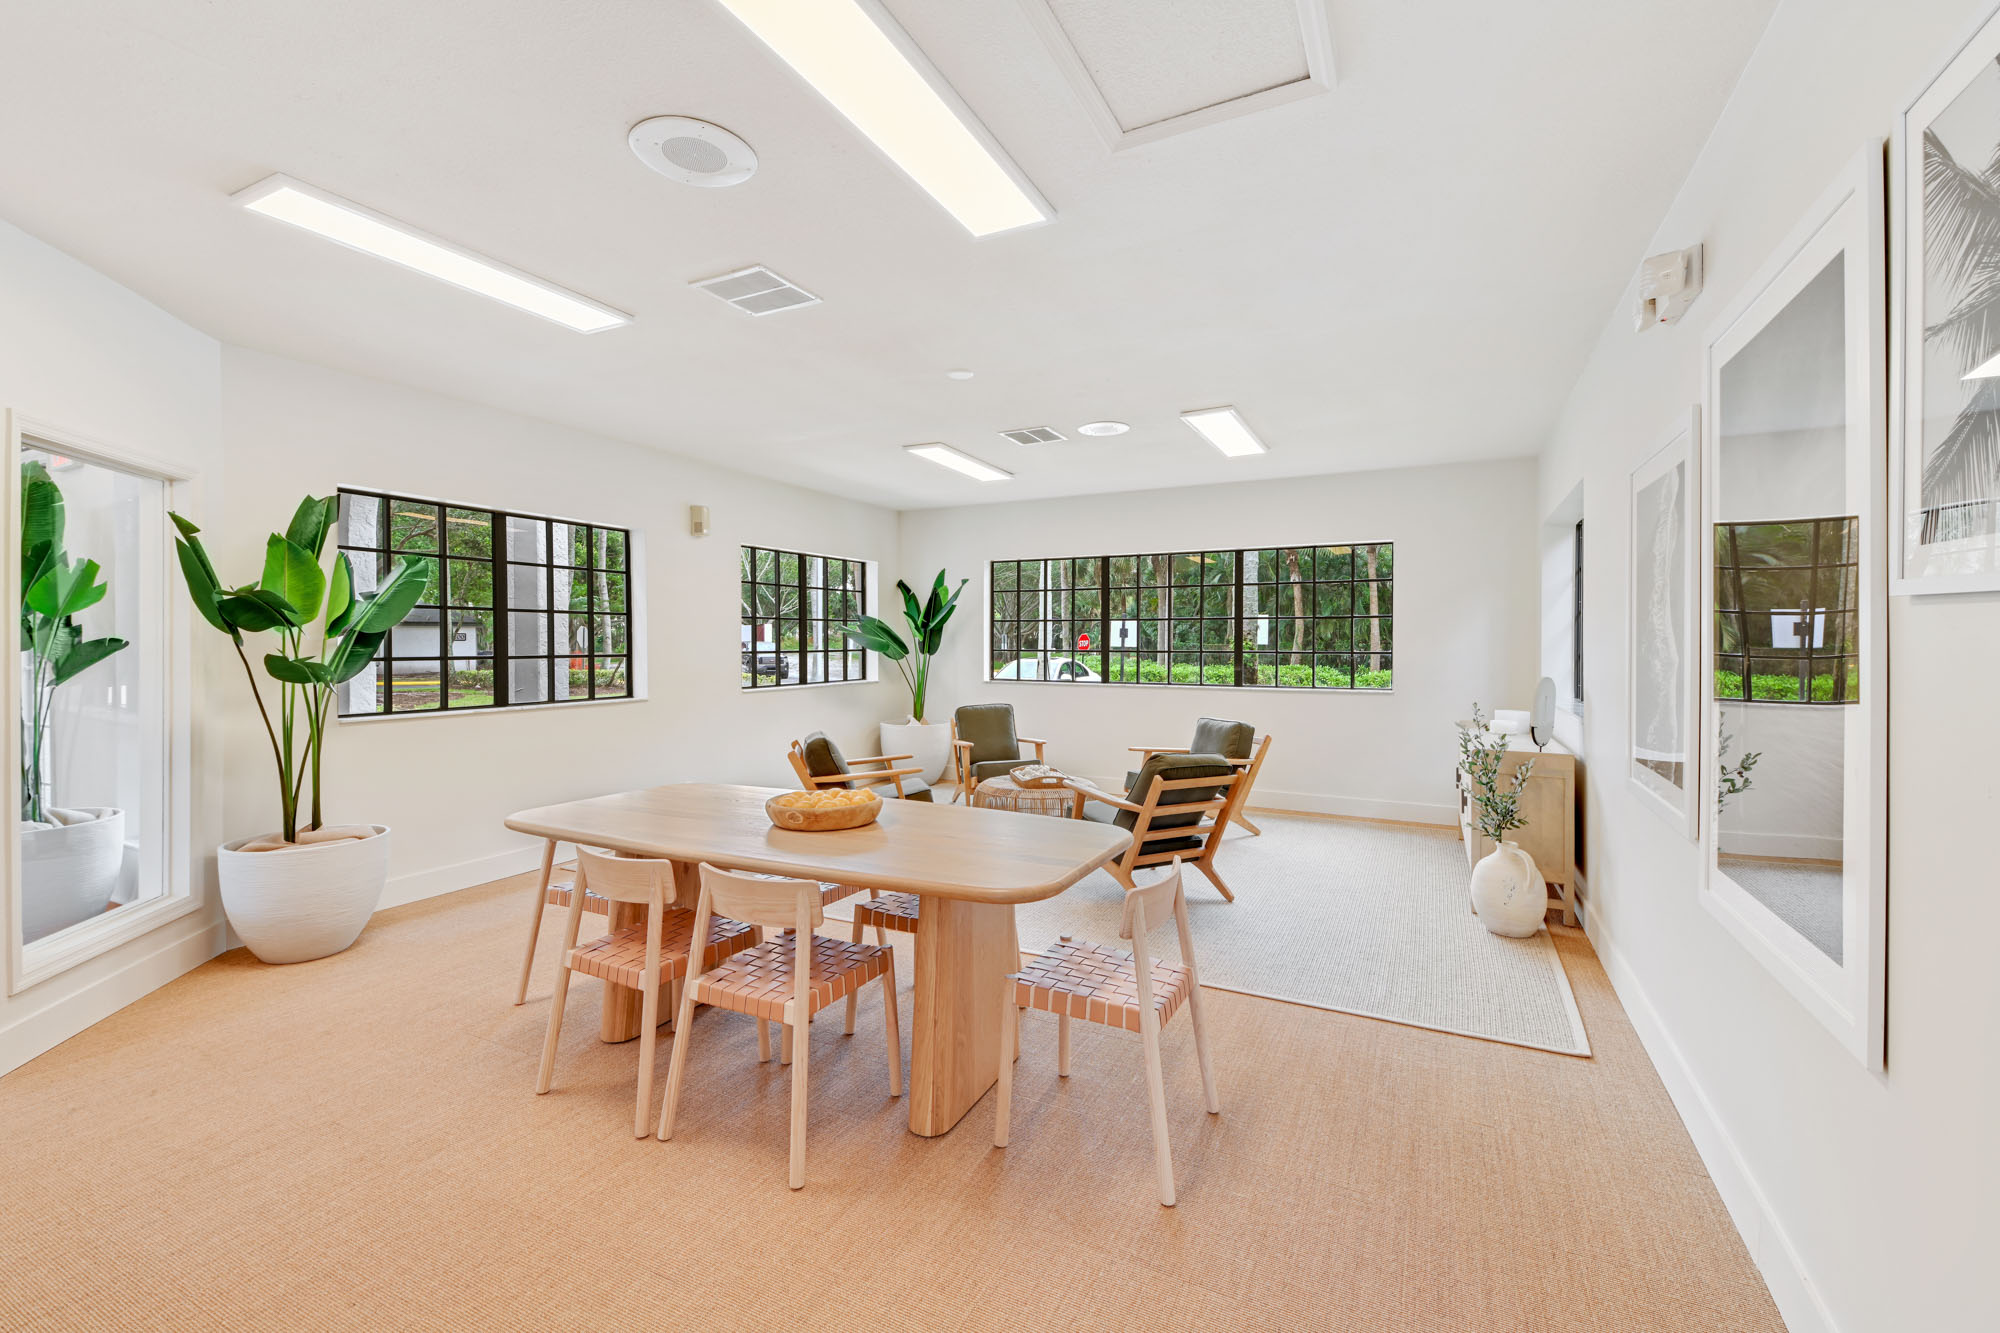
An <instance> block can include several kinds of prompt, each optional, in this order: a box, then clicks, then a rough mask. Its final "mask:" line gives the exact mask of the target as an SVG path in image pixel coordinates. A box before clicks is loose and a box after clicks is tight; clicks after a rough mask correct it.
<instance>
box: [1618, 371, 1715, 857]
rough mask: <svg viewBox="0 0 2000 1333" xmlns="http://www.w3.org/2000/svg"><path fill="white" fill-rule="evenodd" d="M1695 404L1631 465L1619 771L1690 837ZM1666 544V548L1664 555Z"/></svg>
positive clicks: (1695, 676)
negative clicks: (1622, 750)
mask: <svg viewBox="0 0 2000 1333" xmlns="http://www.w3.org/2000/svg"><path fill="white" fill-rule="evenodd" d="M1700 441H1701V408H1700V407H1690V408H1689V409H1688V411H1687V414H1686V415H1685V416H1684V417H1682V418H1681V419H1680V420H1679V421H1677V422H1676V423H1675V424H1674V427H1673V429H1672V430H1670V431H1669V432H1668V433H1667V435H1666V436H1665V438H1664V439H1661V440H1659V441H1657V442H1656V443H1655V444H1654V446H1653V448H1652V449H1651V451H1650V452H1648V453H1647V454H1646V455H1645V456H1644V457H1642V458H1641V459H1640V460H1639V462H1638V464H1637V465H1636V466H1635V467H1633V469H1632V476H1631V484H1630V487H1629V493H1628V497H1627V504H1628V514H1629V517H1630V524H1629V533H1630V536H1629V547H1630V549H1629V565H1628V573H1627V582H1628V589H1627V591H1628V594H1629V606H1628V610H1627V613H1626V617H1625V646H1626V653H1625V662H1626V673H1625V701H1626V709H1625V720H1626V727H1625V741H1626V746H1625V771H1626V777H1627V780H1628V781H1629V782H1630V783H1631V785H1632V789H1633V791H1634V792H1636V793H1637V794H1638V797H1639V801H1640V804H1642V805H1644V806H1646V807H1647V808H1648V809H1650V810H1652V811H1653V812H1654V813H1655V814H1657V815H1659V816H1660V817H1661V818H1662V819H1665V820H1666V821H1667V822H1668V823H1669V824H1671V825H1672V826H1673V827H1675V828H1677V829H1679V830H1680V831H1681V833H1682V835H1683V836H1684V837H1686V838H1687V839H1688V840H1689V841H1693V840H1694V839H1696V838H1697V837H1698V836H1699V834H1700V827H1701V820H1700V814H1699V811H1700V809H1701V754H1702V752H1703V750H1704V748H1705V747H1703V745H1702V744H1701V727H1700V725H1699V719H1700V716H1701V674H1700V664H1701V661H1702V658H1701V656H1700V652H1699V648H1698V645H1699V644H1700V642H1701V627H1700V625H1699V623H1698V615H1699V607H1700V600H1699V599H1700V588H1701V554H1702V551H1703V549H1704V546H1703V543H1702V540H1701V532H1702V527H1701V514H1702V503H1701V494H1702V493H1701V481H1700V477H1701V449H1700ZM1663 547H1664V549H1663Z"/></svg>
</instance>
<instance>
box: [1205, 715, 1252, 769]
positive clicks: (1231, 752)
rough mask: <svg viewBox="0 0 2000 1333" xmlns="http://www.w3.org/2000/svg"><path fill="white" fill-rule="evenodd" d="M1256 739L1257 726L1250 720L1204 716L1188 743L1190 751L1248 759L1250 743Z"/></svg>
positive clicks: (1225, 757) (1226, 757)
mask: <svg viewBox="0 0 2000 1333" xmlns="http://www.w3.org/2000/svg"><path fill="white" fill-rule="evenodd" d="M1255 739H1256V728H1254V727H1252V726H1251V725H1250V724H1249V723H1248V722H1231V721H1229V720H1228V719H1226V718H1220V717H1204V718H1201V719H1199V720H1198V721H1196V722H1195V724H1194V740H1193V741H1191V742H1189V744H1188V753H1189V754H1219V755H1221V756H1222V757H1223V758H1224V759H1248V758H1249V757H1250V744H1251V742H1252V741H1254V740H1255Z"/></svg>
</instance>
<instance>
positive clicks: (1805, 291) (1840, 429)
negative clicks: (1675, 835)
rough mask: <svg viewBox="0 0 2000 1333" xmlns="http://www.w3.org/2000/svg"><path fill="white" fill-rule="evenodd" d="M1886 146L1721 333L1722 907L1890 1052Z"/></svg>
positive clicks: (1718, 658) (1709, 800)
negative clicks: (1886, 1018) (1886, 1023)
mask: <svg viewBox="0 0 2000 1333" xmlns="http://www.w3.org/2000/svg"><path fill="white" fill-rule="evenodd" d="M1883 274H1884V240H1883V231H1882V152H1881V147H1880V145H1876V146H1874V147H1872V148H1871V149H1868V150H1866V151H1864V152H1863V153H1862V154H1861V155H1860V156H1859V157H1858V158H1857V159H1856V160H1855V162H1854V163H1853V164H1851V165H1850V167H1849V169H1848V170H1847V171H1846V172H1845V173H1843V175H1842V177H1841V179H1840V181H1839V182H1838V183H1837V184H1836V186H1835V187H1834V188H1833V189H1832V190H1831V191H1830V192H1829V193H1828V195H1827V196H1826V197H1824V198H1823V199H1822V200H1821V201H1820V203H1819V205H1818V206H1817V207H1816V208H1815V209H1814V210H1813V211H1812V213H1810V214H1809V215H1808V217H1807V219H1806V221H1805V222H1804V223H1803V224H1802V226H1801V227H1800V229H1799V231H1798V232H1796V233H1795V234H1794V235H1793V236H1792V237H1791V238H1790V239H1789V240H1788V241H1787V242H1786V244H1785V245H1784V246H1782V247H1780V249H1779V251H1778V254H1777V255H1776V256H1775V257H1774V258H1773V259H1772V260H1771V262H1770V264H1769V265H1768V266H1767V267H1766V268H1765V269H1764V271H1763V272H1762V273H1760V274H1759V275H1758V276H1757V278H1755V279H1754V280H1753V281H1752V282H1751V283H1750V285H1749V287H1748V288H1747V289H1746V292H1745V294H1744V295H1743V297H1742V298H1741V299H1740V300H1739V302H1738V303H1737V305H1736V306H1735V307H1734V309H1733V311H1732V313H1730V314H1729V315H1728V316H1726V317H1725V318H1724V319H1723V320H1721V321H1720V322H1719V324H1718V325H1717V326H1716V327H1715V328H1714V330H1713V331H1712V332H1711V334H1710V336H1709V339H1708V344H1707V351H1706V357H1705V370H1706V378H1707V409H1706V411H1705V412H1704V413H1703V417H1704V457H1703V459H1702V464H1701V474H1702V477H1703V479H1704V480H1705V483H1706V492H1707V494H1706V512H1707V521H1708V526H1709V540H1708V558H1707V560H1706V561H1705V562H1704V571H1703V590H1704V594H1705V597H1706V600H1707V604H1708V606H1709V608H1710V612H1711V613H1710V614H1709V615H1708V616H1707V617H1706V618H1705V619H1706V621H1707V625H1706V629H1705V631H1704V640H1705V648H1706V652H1705V657H1706V659H1707V662H1708V669H1707V670H1706V671H1704V673H1703V685H1702V697H1703V702H1704V715H1705V717H1706V720H1707V727H1708V731H1707V737H1708V739H1709V741H1710V742H1711V743H1712V746H1713V748H1712V749H1711V750H1710V751H1709V754H1710V756H1711V757H1709V758H1707V759H1706V760H1705V762H1704V763H1703V765H1702V768H1703V788H1704V793H1703V803H1704V804H1703V811H1702V813H1703V815H1704V816H1705V817H1704V818H1702V819H1701V821H1700V822H1701V825H1702V830H1703V832H1702V848H1703V852H1704V861H1705V866H1704V870H1705V874H1704V883H1703V886H1702V890H1701V895H1702V898H1703V900H1704V902H1705V903H1706V905H1707V906H1708V907H1709V908H1710V909H1711V910H1712V911H1713V912H1715V914H1716V915H1717V916H1718V917H1720V918H1721V920H1722V921H1723V922H1724V923H1725V924H1726V925H1727V926H1728V927H1729V929H1730V930H1731V931H1732V932H1733V933H1734V934H1735V936H1736V938H1737V939H1739V940H1740V941H1741V942H1742V943H1743V944H1744V946H1745V947H1746V948H1748V949H1749V950H1750V952H1751V953H1752V954H1754V955H1755V956H1756V957H1758V958H1759V959H1760V960H1761V961H1762V962H1764V963H1765V965H1766V966H1768V967H1769V968H1770V969H1771V970H1772V972H1773V973H1774V974H1775V975H1776V976H1777V977H1778V978H1779V980H1780V981H1782V982H1783V983H1784V984H1785V986H1786V987H1787V988H1788V989H1789V990H1790V991H1791V992H1792V993H1793V994H1794V995H1796V996H1797V997H1798V998H1799V999H1800V1000H1801V1002H1802V1003H1804V1004H1805V1005H1806V1007H1807V1008H1808V1009H1810V1010H1811V1011H1812V1012H1813V1013H1814V1014H1815V1015H1816V1016H1817V1017H1818V1018H1819V1019H1820V1021H1821V1022H1823V1023H1824V1024H1826V1026H1827V1027H1828V1028H1829V1029H1830V1030H1832V1031H1833V1032H1834V1033H1835V1034H1836V1035H1837V1036H1838V1038H1839V1039H1840V1041H1841V1042H1842V1044H1843V1045H1845V1046H1846V1047H1847V1048H1848V1049H1849V1050H1851V1051H1852V1052H1853V1053H1854V1054H1855V1055H1856V1056H1857V1057H1859V1058H1861V1059H1862V1060H1863V1061H1864V1062H1866V1063H1867V1064H1868V1066H1869V1067H1870V1068H1880V1067H1881V1065H1882V1062H1883V1003H1884V958H1885V950H1884V942H1885V919H1886V900H1887V888H1886V876H1887V870H1886V859H1885V815H1886V809H1887V802H1886V795H1885V792H1886V783H1887V778H1886V772H1885V760H1886V755H1887V746H1886V735H1885V729H1884V728H1885V717H1886V711H1885V702H1886V701H1885V699H1884V697H1883V696H1884V690H1885V686H1886V684H1887V681H1886V676H1885V672H1884V669H1883V668H1884V665H1885V661H1886V655H1885V651H1884V638H1885V628H1886V627H1885V624H1884V610H1883V595H1884V573H1885V569H1886V564H1885V558H1884V546H1883V531H1882V522H1883V518H1882V515H1883V487H1884V478H1885V471H1886V458H1887V440H1886V434H1885V421H1886V412H1885V407H1884V401H1885V400H1884V392H1883V384H1884V373H1885V368H1886V348H1885V344H1884V334H1883V328H1884V325H1883V311H1884V305H1885V294H1884V288H1883Z"/></svg>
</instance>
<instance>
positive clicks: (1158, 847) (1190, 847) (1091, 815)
mask: <svg viewBox="0 0 2000 1333" xmlns="http://www.w3.org/2000/svg"><path fill="white" fill-rule="evenodd" d="M1083 817H1084V818H1085V819H1089V820H1094V821H1095V822H1097V823H1099V824H1111V825H1114V826H1116V827H1118V828H1125V829H1129V828H1131V827H1132V824H1136V823H1137V822H1138V820H1137V819H1135V818H1133V816H1132V813H1131V812H1130V811H1128V810H1120V809H1119V808H1118V807H1116V806H1112V805H1105V804H1103V803H1102V802H1098V801H1085V802H1084V803H1083ZM1179 817H1180V818H1183V819H1185V818H1186V816H1185V815H1182V816H1179ZM1120 819H1130V820H1132V823H1120V822H1119V820H1120ZM1155 827H1157V824H1156V825H1155ZM1200 850H1201V839H1200V838H1148V839H1147V840H1146V846H1145V847H1144V849H1142V850H1141V851H1140V853H1139V854H1140V855H1141V856H1152V855H1153V854H1154V853H1156V852H1168V853H1172V852H1195V851H1200Z"/></svg>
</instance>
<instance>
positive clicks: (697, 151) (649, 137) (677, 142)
mask: <svg viewBox="0 0 2000 1333" xmlns="http://www.w3.org/2000/svg"><path fill="white" fill-rule="evenodd" d="M625 142H626V143H629V144H630V145H632V151H633V152H634V153H636V154H637V155H638V158H639V160H640V161H641V162H644V163H645V164H646V165H647V166H649V167H651V168H652V169H653V170H655V171H657V172H659V173H660V174H661V175H662V176H665V177H666V178H667V179H668V180H672V181H679V182H680V183H681V184H683V185H700V186H703V187H705V188H708V189H717V188H720V187H722V186H725V185H741V184H742V183H743V182H744V181H747V180H749V179H750V178H751V177H752V176H754V175H756V174H757V153H756V150H754V149H752V148H751V147H750V145H749V144H747V143H745V142H743V140H742V138H741V137H740V136H738V135H734V134H731V133H730V132H729V131H728V130H725V129H723V128H722V126H720V125H711V124H709V123H708V122H707V121H705V120H696V119H694V118H693V117H692V116H654V117H653V118H652V119H651V120H642V121H640V122H639V123H638V124H637V125H634V126H633V127H632V131H631V133H629V134H627V135H626V136H625Z"/></svg>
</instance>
